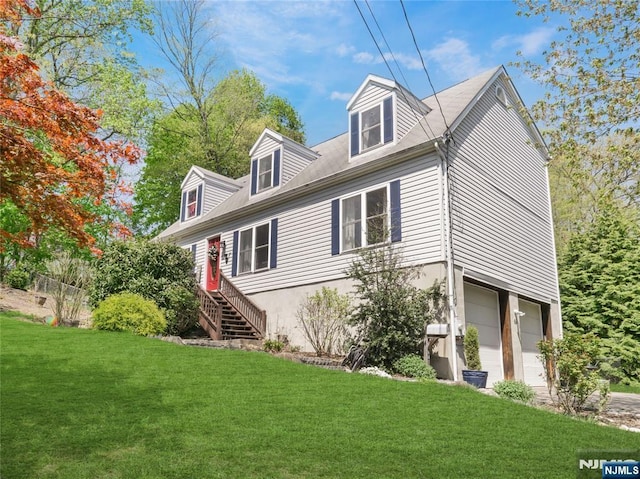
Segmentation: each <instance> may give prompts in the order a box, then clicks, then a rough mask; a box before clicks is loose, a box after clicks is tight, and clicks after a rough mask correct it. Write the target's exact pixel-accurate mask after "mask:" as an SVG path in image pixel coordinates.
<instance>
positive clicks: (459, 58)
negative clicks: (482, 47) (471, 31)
mask: <svg viewBox="0 0 640 479" xmlns="http://www.w3.org/2000/svg"><path fill="white" fill-rule="evenodd" d="M425 57H426V58H427V59H429V60H432V61H434V62H435V63H437V64H438V65H439V66H440V68H441V69H442V70H443V71H444V72H445V73H447V74H448V75H449V76H450V77H451V78H453V79H454V80H464V79H466V78H469V77H472V76H474V75H477V74H478V73H480V72H482V71H483V70H485V68H484V67H483V66H482V64H481V62H480V57H479V56H477V55H473V54H472V53H471V50H470V48H469V44H468V43H467V42H465V41H464V40H460V39H459V38H450V39H448V40H446V41H445V42H443V43H440V44H439V45H436V46H435V47H433V48H432V49H430V50H427V51H426V52H425ZM427 67H428V65H427Z"/></svg>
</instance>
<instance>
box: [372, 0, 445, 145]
mask: <svg viewBox="0 0 640 479" xmlns="http://www.w3.org/2000/svg"><path fill="white" fill-rule="evenodd" d="M365 3H366V4H367V8H368V9H369V13H370V14H371V18H373V21H374V22H375V23H376V27H378V31H379V32H380V35H381V36H382V39H383V40H384V44H385V45H386V46H387V50H389V54H390V55H391V58H393V62H394V63H395V64H396V68H397V69H398V71H399V72H400V76H402V80H403V81H404V85H406V87H407V88H408V89H409V91H411V87H410V86H409V82H408V81H407V79H406V77H405V76H404V73H403V72H402V68H400V65H399V64H398V60H396V56H395V55H394V54H393V51H392V50H391V46H390V45H389V42H388V41H387V37H385V36H384V33H383V32H382V28H380V24H379V23H378V20H377V19H376V16H375V15H374V13H373V10H372V9H371V6H370V5H369V0H365ZM374 41H375V40H374ZM392 75H393V73H392ZM396 83H397V82H396ZM401 92H402V96H403V97H404V100H405V101H406V102H407V103H408V104H409V107H410V108H411V111H412V112H413V116H414V118H415V119H416V122H417V123H419V122H420V117H419V116H418V112H416V110H415V109H414V108H413V107H412V106H411V103H409V100H407V97H406V96H405V94H404V92H403V91H402V90H401ZM423 117H424V119H425V122H426V123H427V127H428V128H429V131H430V132H431V136H432V138H435V137H436V134H435V133H434V132H433V129H432V128H431V125H430V124H429V122H428V121H427V118H426V115H423ZM420 126H422V124H421V125H420ZM422 131H424V133H425V135H427V132H426V131H425V129H424V127H422ZM427 136H428V135H427Z"/></svg>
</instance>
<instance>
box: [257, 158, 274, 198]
mask: <svg viewBox="0 0 640 479" xmlns="http://www.w3.org/2000/svg"><path fill="white" fill-rule="evenodd" d="M272 184H273V155H269V156H265V157H264V158H260V160H258V192H260V191H262V190H266V189H267V188H271V185H272Z"/></svg>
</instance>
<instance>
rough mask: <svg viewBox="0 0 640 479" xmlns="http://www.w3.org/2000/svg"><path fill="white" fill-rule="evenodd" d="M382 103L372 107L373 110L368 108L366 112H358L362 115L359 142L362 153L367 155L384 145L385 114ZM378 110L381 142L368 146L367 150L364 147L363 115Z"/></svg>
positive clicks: (359, 126)
mask: <svg viewBox="0 0 640 479" xmlns="http://www.w3.org/2000/svg"><path fill="white" fill-rule="evenodd" d="M382 103H383V102H382V101H381V102H380V103H378V104H377V105H374V106H372V107H371V108H367V109H365V110H361V111H360V112H358V114H359V115H360V121H359V125H358V140H359V142H360V153H366V152H367V151H371V150H374V149H376V148H379V147H380V146H382V145H384V117H383V115H384V112H383V111H382V110H383V108H382ZM376 108H377V109H378V118H379V123H378V126H379V127H380V141H378V143H376V144H375V145H372V146H368V147H366V148H365V147H364V128H363V126H364V122H363V121H362V115H363V114H364V113H366V112H368V111H371V110H373V109H376Z"/></svg>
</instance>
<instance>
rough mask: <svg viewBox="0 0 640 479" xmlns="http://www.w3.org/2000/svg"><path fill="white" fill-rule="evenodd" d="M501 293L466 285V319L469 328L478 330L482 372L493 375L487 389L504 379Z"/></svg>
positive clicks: (488, 380) (489, 378)
mask: <svg viewBox="0 0 640 479" xmlns="http://www.w3.org/2000/svg"><path fill="white" fill-rule="evenodd" d="M499 311H500V308H499V303H498V293H497V291H493V290H491V289H487V288H483V287H481V286H476V285H474V284H470V283H464V315H465V321H466V324H467V326H469V325H473V326H475V327H476V328H478V339H479V341H480V361H481V362H482V369H483V370H485V371H488V372H489V376H488V378H487V387H491V386H493V383H495V382H496V381H501V380H502V379H503V377H504V376H503V368H502V341H501V333H500V314H499Z"/></svg>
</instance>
